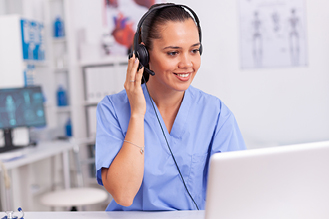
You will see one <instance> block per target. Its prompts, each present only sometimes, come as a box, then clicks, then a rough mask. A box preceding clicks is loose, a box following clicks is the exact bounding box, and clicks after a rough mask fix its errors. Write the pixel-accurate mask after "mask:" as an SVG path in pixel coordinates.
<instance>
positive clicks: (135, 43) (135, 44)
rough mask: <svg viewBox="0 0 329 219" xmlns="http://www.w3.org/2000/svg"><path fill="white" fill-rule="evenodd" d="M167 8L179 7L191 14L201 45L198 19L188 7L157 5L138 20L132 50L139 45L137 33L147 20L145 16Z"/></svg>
mask: <svg viewBox="0 0 329 219" xmlns="http://www.w3.org/2000/svg"><path fill="white" fill-rule="evenodd" d="M168 7H181V8H185V9H187V10H188V11H189V12H191V14H192V15H193V17H194V20H195V23H196V24H197V28H198V32H199V40H200V43H201V39H202V33H201V26H200V21H199V18H198V16H197V15H196V13H195V12H194V11H193V10H192V9H191V8H190V7H188V6H186V5H176V4H167V5H159V6H156V7H154V8H152V9H151V10H149V11H148V12H146V13H145V14H144V15H143V17H142V18H141V19H140V20H139V22H138V25H137V30H136V33H135V36H134V49H136V47H137V45H138V44H139V42H138V40H139V33H140V31H141V28H142V25H143V22H144V20H145V19H146V18H147V16H148V15H149V14H151V13H152V12H153V11H155V10H160V9H162V8H168Z"/></svg>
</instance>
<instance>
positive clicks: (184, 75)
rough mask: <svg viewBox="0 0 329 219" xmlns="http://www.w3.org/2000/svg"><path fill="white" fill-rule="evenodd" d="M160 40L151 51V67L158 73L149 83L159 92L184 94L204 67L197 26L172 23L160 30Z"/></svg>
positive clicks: (154, 41) (156, 41)
mask: <svg viewBox="0 0 329 219" xmlns="http://www.w3.org/2000/svg"><path fill="white" fill-rule="evenodd" d="M161 36H162V37H161V38H160V39H154V40H153V48H152V50H150V51H149V54H150V62H149V66H150V69H151V70H153V71H154V72H155V75H154V76H150V80H149V82H150V83H151V84H152V86H153V85H155V86H156V88H157V90H159V89H161V90H162V91H169V90H172V91H185V90H186V89H187V88H188V87H189V86H190V84H191V83H192V81H193V78H194V76H195V75H196V73H197V71H198V69H199V68H200V65H201V57H200V53H199V48H200V42H199V33H198V29H197V26H196V24H195V23H194V21H193V20H192V19H188V20H185V21H183V22H173V21H169V22H167V23H166V24H164V25H163V26H161Z"/></svg>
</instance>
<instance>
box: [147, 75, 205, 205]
mask: <svg viewBox="0 0 329 219" xmlns="http://www.w3.org/2000/svg"><path fill="white" fill-rule="evenodd" d="M143 80H144V81H145V78H144V75H143ZM145 87H146V90H147V93H148V95H149V97H150V101H151V103H152V106H153V109H154V112H155V115H156V117H157V119H158V123H159V125H160V127H161V131H162V134H163V136H164V138H165V140H166V143H167V146H168V149H169V151H170V154H171V156H172V158H173V160H174V163H175V165H176V168H177V170H178V172H179V175H180V177H181V178H182V181H183V184H184V187H185V189H186V191H187V193H188V195H189V196H190V198H191V199H192V201H193V203H194V205H195V207H196V208H197V209H198V210H199V207H198V205H197V204H196V203H195V201H194V199H193V197H192V195H191V194H190V191H189V190H188V188H187V186H186V184H185V181H184V178H183V175H182V173H181V172H180V169H179V167H178V164H177V162H176V159H175V157H174V154H173V152H172V151H171V148H170V146H169V143H168V140H167V137H166V134H165V132H164V130H163V127H162V125H161V122H160V119H159V116H158V113H157V111H156V109H155V106H154V103H153V100H152V98H151V95H150V92H149V89H148V88H147V85H146V82H145Z"/></svg>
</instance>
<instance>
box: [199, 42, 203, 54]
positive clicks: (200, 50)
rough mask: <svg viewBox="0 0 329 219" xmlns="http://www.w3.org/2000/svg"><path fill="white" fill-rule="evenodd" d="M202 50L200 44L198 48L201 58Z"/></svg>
mask: <svg viewBox="0 0 329 219" xmlns="http://www.w3.org/2000/svg"><path fill="white" fill-rule="evenodd" d="M202 50H203V47H202V44H201V43H200V48H199V53H200V56H201V54H202Z"/></svg>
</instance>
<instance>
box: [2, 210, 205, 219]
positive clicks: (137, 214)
mask: <svg viewBox="0 0 329 219" xmlns="http://www.w3.org/2000/svg"><path fill="white" fill-rule="evenodd" d="M23 210H24V209H23ZM19 215H20V214H18V213H17V216H19ZM3 216H5V213H4V212H1V214H0V218H2V217H3ZM45 218H47V219H84V218H85V219H91V218H93V219H132V218H133V219H204V211H162V212H161V211H156V212H145V211H129V212H122V211H120V212H119V211H116V212H113V211H112V212H105V211H94V212H93V211H80V212H25V216H24V219H45Z"/></svg>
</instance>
